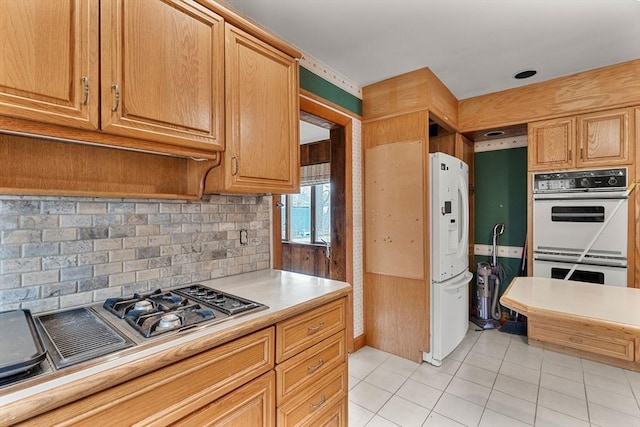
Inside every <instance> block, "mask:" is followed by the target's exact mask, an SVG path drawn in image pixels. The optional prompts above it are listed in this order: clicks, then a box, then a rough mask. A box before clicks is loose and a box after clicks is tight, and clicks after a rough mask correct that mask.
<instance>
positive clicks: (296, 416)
mask: <svg viewBox="0 0 640 427" xmlns="http://www.w3.org/2000/svg"><path fill="white" fill-rule="evenodd" d="M347 382H348V379H347V364H346V363H343V364H342V365H341V366H339V367H338V368H336V369H334V370H333V371H331V372H330V373H329V374H327V375H325V376H324V377H323V378H321V379H320V380H318V382H317V383H316V384H314V386H313V387H311V388H310V389H309V390H308V391H306V392H303V393H301V394H299V395H297V396H295V398H293V399H291V400H289V401H288V402H286V403H285V404H283V405H282V406H280V407H279V408H278V416H277V424H278V426H302V425H316V421H317V420H318V418H319V417H321V416H322V415H323V414H325V411H327V410H329V409H330V408H333V406H334V405H336V404H337V403H338V402H341V401H342V400H345V399H346V396H347V390H348V385H347Z"/></svg>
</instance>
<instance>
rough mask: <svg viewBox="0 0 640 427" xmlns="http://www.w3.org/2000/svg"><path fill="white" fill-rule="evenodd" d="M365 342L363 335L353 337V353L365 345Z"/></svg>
mask: <svg viewBox="0 0 640 427" xmlns="http://www.w3.org/2000/svg"><path fill="white" fill-rule="evenodd" d="M365 341H366V340H365V336H364V334H362V335H358V336H357V337H355V338H354V339H353V353H355V352H356V351H358V350H360V349H361V348H363V347H364V346H365V345H366V343H365Z"/></svg>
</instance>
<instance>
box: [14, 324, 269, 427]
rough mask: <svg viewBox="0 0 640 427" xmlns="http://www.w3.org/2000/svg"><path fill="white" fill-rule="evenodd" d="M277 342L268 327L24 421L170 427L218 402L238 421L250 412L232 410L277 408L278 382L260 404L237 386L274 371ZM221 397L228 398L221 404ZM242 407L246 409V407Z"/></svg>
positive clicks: (266, 418)
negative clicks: (274, 393)
mask: <svg viewBox="0 0 640 427" xmlns="http://www.w3.org/2000/svg"><path fill="white" fill-rule="evenodd" d="M273 343H274V329H273V327H270V328H267V329H263V330H261V331H258V332H255V333H253V334H250V335H247V336H245V337H242V338H238V339H236V340H234V341H232V342H229V343H227V344H223V345H221V346H219V347H216V348H213V349H211V350H207V351H204V352H202V353H199V354H196V355H195V356H192V357H189V358H187V359H184V360H182V361H180V362H177V363H174V364H172V365H168V366H165V367H162V368H160V369H157V370H155V371H152V372H150V373H148V374H146V375H143V376H140V377H138V378H135V379H133V380H130V381H127V382H125V383H122V384H120V385H117V386H115V387H112V388H110V389H107V390H104V391H101V392H98V393H95V394H93V395H91V396H88V397H86V398H84V399H81V400H77V401H75V402H73V403H69V404H68V405H65V406H63V407H61V408H58V409H55V410H53V411H49V412H47V413H44V414H42V415H40V416H38V417H35V418H32V419H29V420H27V421H26V422H25V423H24V424H25V425H29V426H52V425H56V426H70V425H73V426H85V425H86V426H97V425H109V426H125V425H152V426H165V425H170V424H172V423H174V422H178V421H180V420H181V419H182V418H184V417H185V416H190V414H194V415H193V416H196V414H198V413H199V411H200V410H202V411H206V410H207V408H208V407H209V406H208V405H211V404H213V405H215V406H216V407H217V408H218V409H219V410H220V411H221V412H220V413H221V414H225V413H226V414H229V416H230V418H228V420H229V422H235V421H233V419H240V418H241V417H244V416H245V415H243V414H240V413H238V414H232V413H233V412H234V411H235V410H238V411H241V410H249V412H251V414H252V415H246V416H248V417H254V416H258V415H257V411H258V410H259V408H260V406H261V405H262V403H261V402H264V403H265V404H266V403H267V402H269V407H270V408H273V407H274V405H273V404H272V403H270V402H272V401H273V386H272V385H271V386H269V387H270V388H271V391H270V392H269V393H270V394H269V396H264V397H261V395H260V396H258V397H257V399H258V402H256V401H255V399H256V398H253V400H252V399H249V400H248V401H247V399H245V398H244V397H243V396H244V394H245V393H249V394H250V393H251V392H246V391H243V390H242V389H239V390H237V393H238V394H236V391H234V390H235V389H238V387H241V386H244V385H245V384H247V383H249V382H250V381H252V380H254V379H255V378H257V377H259V376H260V375H263V374H265V373H268V372H272V370H273V366H274V359H273V354H274V350H273ZM256 387H258V388H266V387H267V386H264V385H260V386H256ZM261 393H262V392H260V393H259V394H261ZM221 398H223V400H220V401H219V402H218V399H221ZM243 401H244V405H243ZM216 402H217V403H216ZM252 402H253V403H252ZM242 406H244V409H240V407H242ZM231 415H234V416H231ZM267 415H268V414H263V415H262V416H264V417H265V420H269V419H271V420H272V418H269V417H268V416H267ZM229 425H240V424H233V423H231V424H229ZM264 425H266V426H268V425H270V424H268V423H266V424H264Z"/></svg>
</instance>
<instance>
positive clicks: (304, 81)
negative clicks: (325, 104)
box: [300, 67, 362, 115]
mask: <svg viewBox="0 0 640 427" xmlns="http://www.w3.org/2000/svg"><path fill="white" fill-rule="evenodd" d="M300 88H301V89H304V90H308V91H309V92H311V93H313V94H315V95H318V96H320V97H322V98H324V99H326V100H328V101H331V102H333V103H334V104H337V105H339V106H341V107H342V108H346V109H347V110H349V111H351V112H352V113H356V114H358V115H362V100H361V99H359V98H358V97H355V96H353V95H351V94H350V93H349V92H347V91H345V90H343V89H341V88H339V87H338V86H336V85H334V84H333V83H330V82H328V81H326V80H325V79H323V78H322V77H320V76H318V75H316V74H314V73H312V72H311V71H309V70H307V69H306V68H304V67H300Z"/></svg>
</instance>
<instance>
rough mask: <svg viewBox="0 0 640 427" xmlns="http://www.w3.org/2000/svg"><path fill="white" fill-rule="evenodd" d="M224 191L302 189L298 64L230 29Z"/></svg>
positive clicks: (252, 38)
mask: <svg viewBox="0 0 640 427" xmlns="http://www.w3.org/2000/svg"><path fill="white" fill-rule="evenodd" d="M225 38H226V67H227V72H226V111H227V124H226V126H227V147H226V151H225V159H224V165H223V167H224V169H225V171H226V172H225V176H224V186H225V188H224V189H225V190H230V191H234V192H248V193H251V192H273V193H291V192H296V191H298V188H299V185H300V153H299V151H300V149H299V137H298V129H299V107H298V63H297V61H296V60H295V59H294V58H292V57H290V56H288V55H286V54H284V53H282V52H280V51H278V50H276V49H274V48H272V47H270V46H268V45H266V44H265V43H262V42H261V41H259V40H257V39H256V38H255V37H252V36H251V35H249V34H247V33H245V32H243V31H241V30H239V29H237V28H234V27H233V26H231V25H228V24H227V26H226V37H225Z"/></svg>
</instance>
